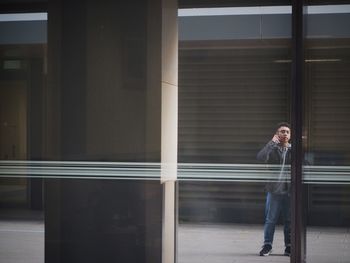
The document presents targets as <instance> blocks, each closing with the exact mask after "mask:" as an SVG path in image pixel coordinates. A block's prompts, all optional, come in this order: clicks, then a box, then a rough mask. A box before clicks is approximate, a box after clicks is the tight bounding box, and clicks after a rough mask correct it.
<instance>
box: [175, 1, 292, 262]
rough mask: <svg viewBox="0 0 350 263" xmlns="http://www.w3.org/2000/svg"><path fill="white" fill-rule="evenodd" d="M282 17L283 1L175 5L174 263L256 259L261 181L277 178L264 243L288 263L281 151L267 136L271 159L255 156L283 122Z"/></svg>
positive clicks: (285, 46)
mask: <svg viewBox="0 0 350 263" xmlns="http://www.w3.org/2000/svg"><path fill="white" fill-rule="evenodd" d="M290 19H291V8H290V6H262V7H244V6H243V7H230V8H203V9H202V8H198V9H188V10H180V11H179V38H180V43H179V157H178V159H179V162H180V166H179V174H178V178H179V179H180V183H179V223H180V225H179V240H178V243H179V250H178V253H179V262H180V263H185V262H230V261H235V262H250V261H254V260H255V259H256V257H259V252H260V250H261V247H262V245H263V244H264V226H263V223H264V221H265V218H264V210H265V201H266V192H265V184H267V183H269V184H270V185H271V184H272V183H276V182H280V184H278V183H277V185H279V186H280V187H281V189H279V190H281V191H286V192H283V193H285V196H287V198H285V199H284V201H285V203H286V206H284V208H285V210H284V211H285V212H286V213H285V221H283V220H282V219H279V218H277V216H276V218H274V220H273V222H274V224H273V227H271V228H270V229H269V231H268V232H269V236H270V237H269V240H266V243H272V238H273V240H274V251H275V252H274V254H275V255H277V258H276V262H287V261H288V260H289V258H288V257H285V256H284V255H283V254H284V252H285V243H286V244H287V246H289V245H290V241H289V240H288V239H289V233H288V232H289V216H288V215H287V214H288V213H289V209H288V207H289V198H288V194H287V192H288V189H285V190H284V189H282V188H283V187H284V186H285V185H286V186H287V188H288V185H289V184H288V182H289V169H290V167H288V166H289V148H288V147H287V148H284V147H282V145H280V146H277V144H278V143H277V142H276V143H273V148H274V150H275V146H276V150H277V149H280V148H281V149H282V151H281V155H278V156H276V160H275V161H277V159H278V162H277V163H273V162H272V163H271V162H268V161H267V160H266V159H269V158H270V157H269V155H270V154H271V152H270V151H266V154H265V155H264V156H263V158H259V159H260V160H257V154H258V152H259V151H260V150H261V149H262V148H263V147H264V146H265V145H266V143H267V142H268V141H269V140H271V139H272V137H274V134H275V133H276V129H275V127H276V124H277V123H279V122H281V121H288V120H289V114H290V113H289V89H290V63H289V62H290V59H291V57H290V53H291V52H290V34H291V23H290ZM275 144H276V145H275ZM283 149H286V150H287V151H283ZM278 151H279V150H278ZM287 152H288V154H287ZM263 159H264V160H263ZM271 159H272V158H271ZM280 160H282V162H279V161H280ZM283 160H286V162H285V164H284V165H281V164H282V163H283ZM287 160H288V161H287ZM274 190H276V191H279V190H277V189H274ZM270 203H271V202H270ZM277 209H278V210H279V209H280V207H278V208H277ZM275 212H276V215H277V214H278V215H280V213H279V212H280V211H275ZM283 223H286V224H285V225H286V228H285V232H286V239H284V234H283V232H284V231H283ZM275 224H276V227H277V229H276V234H275V235H273V232H274V225H275ZM266 232H267V231H266ZM193 239H195V240H196V242H195V243H196V245H195V246H193V245H191V244H190V243H189V242H188V241H189V240H193ZM191 242H193V241H191ZM287 252H288V251H287Z"/></svg>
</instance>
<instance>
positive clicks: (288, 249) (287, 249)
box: [284, 246, 290, 257]
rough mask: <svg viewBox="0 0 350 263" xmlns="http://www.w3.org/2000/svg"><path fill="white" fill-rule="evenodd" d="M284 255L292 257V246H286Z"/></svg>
mask: <svg viewBox="0 0 350 263" xmlns="http://www.w3.org/2000/svg"><path fill="white" fill-rule="evenodd" d="M284 255H285V256H288V257H290V246H288V247H286V249H285V250H284Z"/></svg>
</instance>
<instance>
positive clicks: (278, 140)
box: [272, 134, 280, 144]
mask: <svg viewBox="0 0 350 263" xmlns="http://www.w3.org/2000/svg"><path fill="white" fill-rule="evenodd" d="M272 141H273V142H274V143H276V144H279V143H280V139H279V136H278V135H277V134H275V135H274V136H273V137H272Z"/></svg>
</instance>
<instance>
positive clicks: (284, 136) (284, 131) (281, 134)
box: [276, 126, 290, 143]
mask: <svg viewBox="0 0 350 263" xmlns="http://www.w3.org/2000/svg"><path fill="white" fill-rule="evenodd" d="M276 134H277V135H278V138H279V141H280V142H281V143H287V142H289V140H290V129H289V128H288V127H285V126H281V127H279V128H278V130H277V132H276Z"/></svg>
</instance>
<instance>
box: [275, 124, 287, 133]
mask: <svg viewBox="0 0 350 263" xmlns="http://www.w3.org/2000/svg"><path fill="white" fill-rule="evenodd" d="M281 127H288V128H289V129H290V124H289V123H288V122H280V123H278V124H277V125H276V129H275V132H277V130H278V129H279V128H281Z"/></svg>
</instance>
